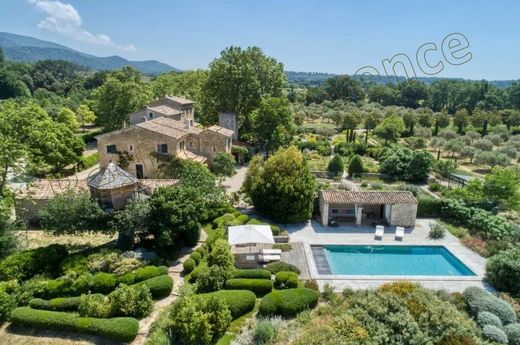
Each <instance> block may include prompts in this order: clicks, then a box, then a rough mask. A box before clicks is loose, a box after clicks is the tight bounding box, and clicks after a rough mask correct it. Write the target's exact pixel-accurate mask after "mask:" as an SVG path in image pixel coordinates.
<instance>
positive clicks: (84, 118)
mask: <svg viewBox="0 0 520 345" xmlns="http://www.w3.org/2000/svg"><path fill="white" fill-rule="evenodd" d="M76 117H77V119H78V122H79V123H80V124H81V128H82V129H83V131H85V123H92V122H94V121H95V120H96V114H94V112H93V111H92V110H90V108H89V106H88V105H86V104H82V105H80V106H79V107H78V110H77V111H76Z"/></svg>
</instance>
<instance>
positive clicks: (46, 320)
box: [11, 307, 139, 342]
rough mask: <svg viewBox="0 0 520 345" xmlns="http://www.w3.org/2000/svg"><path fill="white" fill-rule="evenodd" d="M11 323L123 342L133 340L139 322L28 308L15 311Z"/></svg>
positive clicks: (132, 319)
mask: <svg viewBox="0 0 520 345" xmlns="http://www.w3.org/2000/svg"><path fill="white" fill-rule="evenodd" d="M11 322H12V323H13V324H14V325H16V326H26V327H31V328H41V329H53V330H59V331H61V330H63V331H75V332H81V333H89V334H94V335H100V336H103V337H106V338H109V339H113V340H117V341H124V342H130V341H132V340H134V339H135V337H136V336H137V331H138V329H139V322H138V321H137V320H136V319H134V318H131V317H116V318H112V319H95V318H87V317H79V316H76V315H74V314H70V313H63V312H56V311H48V310H37V309H31V308H29V307H22V308H18V309H15V310H14V311H13V312H12V314H11Z"/></svg>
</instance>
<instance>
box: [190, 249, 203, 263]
mask: <svg viewBox="0 0 520 345" xmlns="http://www.w3.org/2000/svg"><path fill="white" fill-rule="evenodd" d="M190 259H192V260H193V261H195V263H196V264H197V265H198V264H199V263H200V260H202V255H200V253H199V252H193V253H191V255H190Z"/></svg>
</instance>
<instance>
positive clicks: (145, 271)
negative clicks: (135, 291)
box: [134, 266, 161, 283]
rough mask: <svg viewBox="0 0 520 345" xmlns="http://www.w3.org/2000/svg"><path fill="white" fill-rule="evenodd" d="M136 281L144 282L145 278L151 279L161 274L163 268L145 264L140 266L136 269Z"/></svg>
mask: <svg viewBox="0 0 520 345" xmlns="http://www.w3.org/2000/svg"><path fill="white" fill-rule="evenodd" d="M134 273H135V280H134V282H135V283H138V282H142V281H143V280H146V279H150V278H153V277H157V276H160V275H161V270H160V269H159V267H157V266H145V267H140V268H138V269H137V270H135V271H134Z"/></svg>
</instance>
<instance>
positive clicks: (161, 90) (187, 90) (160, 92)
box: [150, 69, 208, 107]
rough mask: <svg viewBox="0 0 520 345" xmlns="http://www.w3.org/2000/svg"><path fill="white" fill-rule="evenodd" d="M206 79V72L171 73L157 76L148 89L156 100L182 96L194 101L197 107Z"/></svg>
mask: <svg viewBox="0 0 520 345" xmlns="http://www.w3.org/2000/svg"><path fill="white" fill-rule="evenodd" d="M207 79H208V71H205V70H200V69H198V70H193V71H186V72H182V73H179V72H171V73H165V74H161V75H159V76H158V77H157V78H155V79H154V80H153V81H152V83H151V85H150V87H151V89H152V92H153V95H154V97H156V98H159V97H164V96H165V95H179V96H184V97H186V98H188V99H191V100H192V101H195V102H196V103H195V106H196V107H197V106H198V105H199V104H198V103H199V102H201V101H202V98H203V91H202V88H203V86H204V83H205V82H206V80H207Z"/></svg>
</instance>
